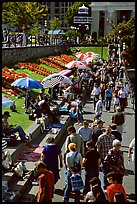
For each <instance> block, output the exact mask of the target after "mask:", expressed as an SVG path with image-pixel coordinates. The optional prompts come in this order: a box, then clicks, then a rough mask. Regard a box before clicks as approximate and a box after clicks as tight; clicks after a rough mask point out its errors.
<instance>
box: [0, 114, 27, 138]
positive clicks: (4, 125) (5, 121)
mask: <svg viewBox="0 0 137 204" xmlns="http://www.w3.org/2000/svg"><path fill="white" fill-rule="evenodd" d="M9 117H11V116H10V113H9V112H8V111H5V112H4V114H3V115H2V131H3V133H4V134H5V135H11V134H13V133H16V132H18V133H19V137H20V139H21V142H27V141H28V139H27V138H26V133H25V132H24V130H23V128H22V127H21V126H16V127H14V126H13V125H9V123H8V118H9Z"/></svg>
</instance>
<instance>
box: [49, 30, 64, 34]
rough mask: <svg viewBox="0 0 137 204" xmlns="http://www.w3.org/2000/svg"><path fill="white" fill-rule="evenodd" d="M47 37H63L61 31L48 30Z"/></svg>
mask: <svg viewBox="0 0 137 204" xmlns="http://www.w3.org/2000/svg"><path fill="white" fill-rule="evenodd" d="M48 35H65V32H64V31H63V30H49V31H48Z"/></svg>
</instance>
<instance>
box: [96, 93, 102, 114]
mask: <svg viewBox="0 0 137 204" xmlns="http://www.w3.org/2000/svg"><path fill="white" fill-rule="evenodd" d="M95 101H96V105H95V116H96V118H100V117H101V115H102V111H103V105H102V100H101V99H99V96H96V97H95Z"/></svg>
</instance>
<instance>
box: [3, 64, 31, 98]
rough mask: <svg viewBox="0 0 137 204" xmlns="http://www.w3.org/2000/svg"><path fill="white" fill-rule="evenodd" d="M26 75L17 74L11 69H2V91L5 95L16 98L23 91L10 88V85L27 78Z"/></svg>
mask: <svg viewBox="0 0 137 204" xmlns="http://www.w3.org/2000/svg"><path fill="white" fill-rule="evenodd" d="M27 76H28V75H27V74H25V73H20V74H19V73H17V72H16V71H14V70H13V69H9V68H8V67H3V68H2V91H3V92H4V93H5V94H9V95H11V96H17V95H18V94H21V93H22V92H23V91H22V90H20V89H18V88H16V87H13V86H11V83H12V82H14V81H15V80H16V79H19V78H22V77H27Z"/></svg>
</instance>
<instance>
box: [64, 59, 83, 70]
mask: <svg viewBox="0 0 137 204" xmlns="http://www.w3.org/2000/svg"><path fill="white" fill-rule="evenodd" d="M65 67H67V68H69V69H71V68H74V67H76V68H78V69H86V68H87V63H86V62H82V61H76V60H72V61H71V62H69V63H68V64H66V65H65Z"/></svg>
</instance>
